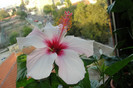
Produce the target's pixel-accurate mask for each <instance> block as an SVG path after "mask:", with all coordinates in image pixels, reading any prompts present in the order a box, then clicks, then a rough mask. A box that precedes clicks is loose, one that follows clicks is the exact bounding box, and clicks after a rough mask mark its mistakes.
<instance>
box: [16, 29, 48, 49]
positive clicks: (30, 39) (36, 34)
mask: <svg viewBox="0 0 133 88" xmlns="http://www.w3.org/2000/svg"><path fill="white" fill-rule="evenodd" d="M45 39H46V36H45V34H44V33H43V32H41V31H40V30H38V29H34V30H33V31H32V32H31V33H30V34H29V35H28V36H27V37H18V38H17V43H18V45H19V47H20V49H22V48H23V46H31V45H32V46H34V47H36V48H44V47H46V45H45V43H44V40H45Z"/></svg>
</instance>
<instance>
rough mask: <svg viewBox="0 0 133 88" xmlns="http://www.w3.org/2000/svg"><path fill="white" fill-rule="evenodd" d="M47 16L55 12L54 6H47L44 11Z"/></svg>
mask: <svg viewBox="0 0 133 88" xmlns="http://www.w3.org/2000/svg"><path fill="white" fill-rule="evenodd" d="M43 11H44V13H45V14H49V13H51V12H52V11H53V8H52V5H45V6H44V9H43Z"/></svg>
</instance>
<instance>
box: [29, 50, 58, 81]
mask: <svg viewBox="0 0 133 88" xmlns="http://www.w3.org/2000/svg"><path fill="white" fill-rule="evenodd" d="M56 58H57V54H56V53H52V54H49V55H48V54H46V49H45V48H41V49H36V50H34V51H33V52H32V53H31V54H30V55H28V57H27V77H32V78H34V79H36V80H39V79H43V78H46V77H48V76H49V75H50V73H51V71H52V68H53V63H54V60H55V59H56Z"/></svg>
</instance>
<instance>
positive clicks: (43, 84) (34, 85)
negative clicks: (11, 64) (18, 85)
mask: <svg viewBox="0 0 133 88" xmlns="http://www.w3.org/2000/svg"><path fill="white" fill-rule="evenodd" d="M24 88H52V87H51V86H50V81H49V78H46V79H43V80H38V81H37V80H36V81H33V82H31V83H30V84H28V85H26V86H25V87H24Z"/></svg>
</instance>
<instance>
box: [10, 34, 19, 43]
mask: <svg viewBox="0 0 133 88" xmlns="http://www.w3.org/2000/svg"><path fill="white" fill-rule="evenodd" d="M18 36H19V34H18V33H17V32H13V33H12V34H11V36H10V38H9V41H10V44H11V45H12V44H15V43H16V42H17V40H16V37H18Z"/></svg>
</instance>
